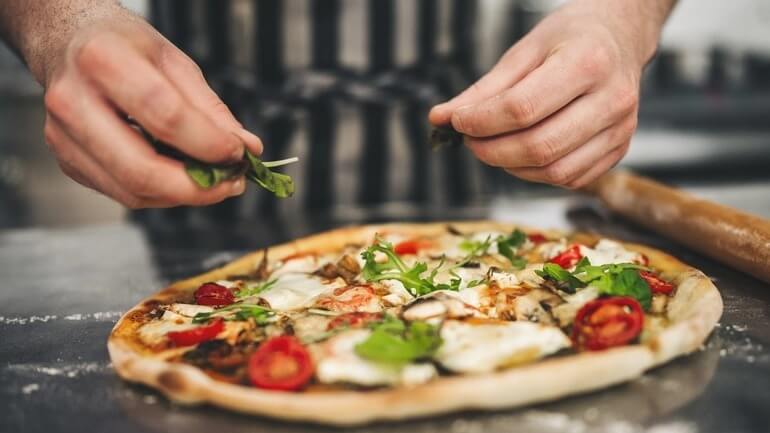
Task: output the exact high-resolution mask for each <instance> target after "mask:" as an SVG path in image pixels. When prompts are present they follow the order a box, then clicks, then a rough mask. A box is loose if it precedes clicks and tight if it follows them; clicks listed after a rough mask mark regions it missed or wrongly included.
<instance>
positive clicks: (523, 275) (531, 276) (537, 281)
mask: <svg viewBox="0 0 770 433" xmlns="http://www.w3.org/2000/svg"><path fill="white" fill-rule="evenodd" d="M542 269H543V265H542V264H541V263H534V264H529V265H527V266H525V267H524V269H521V270H519V271H516V278H518V279H519V281H521V284H522V285H523V286H526V287H530V288H536V287H540V285H541V284H543V283H544V282H545V280H543V278H542V277H540V275H538V274H537V273H536V272H535V271H540V270H542Z"/></svg>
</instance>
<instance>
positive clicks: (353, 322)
mask: <svg viewBox="0 0 770 433" xmlns="http://www.w3.org/2000/svg"><path fill="white" fill-rule="evenodd" d="M380 320H382V314H381V313H365V312H356V313H346V314H341V315H339V316H337V317H335V318H334V319H332V320H331V321H329V324H328V325H327V326H326V329H327V330H329V331H331V330H333V329H338V328H361V327H364V326H366V325H368V324H369V323H371V322H378V321H380Z"/></svg>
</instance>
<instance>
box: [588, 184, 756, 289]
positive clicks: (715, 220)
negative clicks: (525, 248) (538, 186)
mask: <svg viewBox="0 0 770 433" xmlns="http://www.w3.org/2000/svg"><path fill="white" fill-rule="evenodd" d="M586 190H587V191H588V192H589V193H591V194H593V195H596V196H597V197H599V199H600V200H601V201H602V202H603V203H604V204H605V205H606V206H607V207H608V208H610V209H611V210H613V211H615V212H617V213H619V214H621V215H623V216H625V217H627V218H629V219H631V220H632V221H634V222H636V223H638V224H640V225H642V226H644V227H647V228H649V229H650V230H653V231H655V232H657V233H660V234H662V235H664V236H666V237H668V238H671V239H674V240H676V241H678V242H681V243H682V244H684V245H687V246H688V247H690V248H692V249H694V250H695V251H697V252H699V253H702V254H704V255H707V256H709V257H711V258H713V259H715V260H717V261H719V262H721V263H725V264H727V265H729V266H732V267H734V268H737V269H740V270H742V271H744V272H747V273H749V274H751V275H753V276H755V277H757V278H759V279H761V280H764V281H767V282H769V283H770V221H768V220H766V219H764V218H760V217H758V216H755V215H750V214H747V213H744V212H740V211H738V210H736V209H733V208H730V207H728V206H723V205H720V204H716V203H713V202H710V201H707V200H702V199H699V198H696V197H694V196H692V195H690V194H687V193H685V192H683V191H680V190H677V189H674V188H671V187H667V186H665V185H663V184H660V183H658V182H655V181H653V180H650V179H647V178H644V177H641V176H637V175H635V174H632V173H629V172H626V171H613V172H610V173H607V174H606V175H604V177H602V178H600V179H599V180H597V181H596V182H594V183H593V184H591V185H589V186H588V187H587V188H586ZM768 198H770V195H769V196H768Z"/></svg>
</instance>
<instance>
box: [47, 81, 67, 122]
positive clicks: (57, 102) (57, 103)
mask: <svg viewBox="0 0 770 433" xmlns="http://www.w3.org/2000/svg"><path fill="white" fill-rule="evenodd" d="M71 100H72V98H70V95H69V89H68V87H67V86H66V85H63V84H61V83H59V82H56V83H54V84H52V85H51V86H50V87H49V88H48V90H47V91H46V92H45V97H44V100H43V103H44V105H45V109H46V110H48V111H49V112H51V113H54V114H56V115H61V114H62V113H67V112H69V110H70V108H69V107H70V101H71Z"/></svg>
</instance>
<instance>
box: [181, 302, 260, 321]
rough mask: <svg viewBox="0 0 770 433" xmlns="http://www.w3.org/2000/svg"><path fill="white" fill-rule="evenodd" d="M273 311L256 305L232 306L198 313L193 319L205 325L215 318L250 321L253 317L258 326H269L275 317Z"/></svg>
mask: <svg viewBox="0 0 770 433" xmlns="http://www.w3.org/2000/svg"><path fill="white" fill-rule="evenodd" d="M274 314H275V313H273V311H271V310H269V309H267V308H265V307H263V306H261V305H256V304H232V305H228V306H227V307H224V308H219V309H217V310H214V311H212V312H210V313H198V314H196V315H195V317H193V319H192V323H205V322H207V321H209V320H210V319H213V318H215V317H221V318H223V319H224V320H228V321H230V320H248V319H249V318H250V317H253V318H254V320H256V322H257V325H267V324H268V323H270V319H271V318H272V317H273V316H274Z"/></svg>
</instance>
